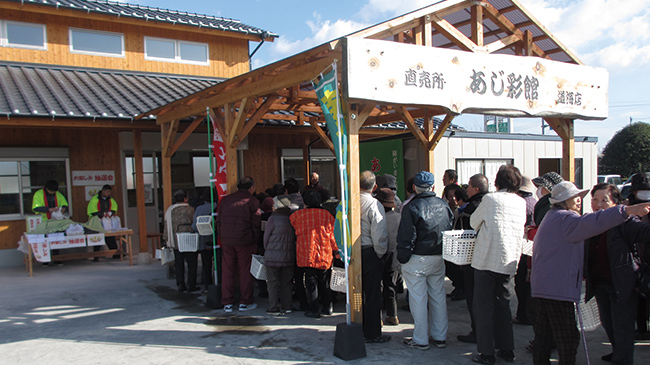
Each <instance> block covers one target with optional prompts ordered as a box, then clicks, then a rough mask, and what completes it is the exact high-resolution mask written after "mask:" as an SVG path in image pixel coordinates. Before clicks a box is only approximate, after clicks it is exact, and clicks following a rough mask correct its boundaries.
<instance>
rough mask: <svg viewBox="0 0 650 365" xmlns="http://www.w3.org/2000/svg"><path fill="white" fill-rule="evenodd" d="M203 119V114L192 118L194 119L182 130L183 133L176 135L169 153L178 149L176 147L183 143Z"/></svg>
mask: <svg viewBox="0 0 650 365" xmlns="http://www.w3.org/2000/svg"><path fill="white" fill-rule="evenodd" d="M204 119H205V115H199V116H198V117H196V118H194V120H193V121H192V124H190V126H189V127H188V128H187V129H186V130H185V131H183V134H181V135H180V137H178V139H177V140H176V142H174V145H173V146H172V149H171V154H172V155H173V154H174V153H175V152H176V151H178V148H179V147H180V146H181V145H182V144H183V142H185V141H186V140H187V138H188V137H189V136H190V135H191V134H192V133H194V130H195V129H196V127H198V126H199V124H201V122H203V120H204Z"/></svg>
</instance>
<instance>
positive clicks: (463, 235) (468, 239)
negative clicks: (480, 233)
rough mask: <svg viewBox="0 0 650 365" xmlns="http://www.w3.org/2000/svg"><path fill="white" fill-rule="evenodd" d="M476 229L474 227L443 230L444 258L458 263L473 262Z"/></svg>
mask: <svg viewBox="0 0 650 365" xmlns="http://www.w3.org/2000/svg"><path fill="white" fill-rule="evenodd" d="M475 242H476V231H474V230H472V229H466V230H456V231H444V232H442V258H443V259H444V260H446V261H449V262H453V263H454V264H456V265H468V264H471V263H472V257H473V256H474V243H475Z"/></svg>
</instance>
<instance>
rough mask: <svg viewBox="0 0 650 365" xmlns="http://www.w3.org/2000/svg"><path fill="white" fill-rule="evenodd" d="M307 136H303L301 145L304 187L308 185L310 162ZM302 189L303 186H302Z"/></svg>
mask: <svg viewBox="0 0 650 365" xmlns="http://www.w3.org/2000/svg"><path fill="white" fill-rule="evenodd" d="M309 143H310V142H309V135H306V136H305V142H304V144H303V145H302V175H303V176H304V177H305V179H304V180H303V181H304V185H305V186H307V185H309V179H310V177H311V176H310V175H309V174H310V173H311V161H309ZM303 187H304V186H303Z"/></svg>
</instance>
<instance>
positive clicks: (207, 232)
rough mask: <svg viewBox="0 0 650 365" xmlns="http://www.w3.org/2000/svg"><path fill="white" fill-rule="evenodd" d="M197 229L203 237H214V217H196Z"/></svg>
mask: <svg viewBox="0 0 650 365" xmlns="http://www.w3.org/2000/svg"><path fill="white" fill-rule="evenodd" d="M196 229H198V230H199V234H200V235H201V236H212V232H213V230H212V216H211V215H200V216H198V217H196Z"/></svg>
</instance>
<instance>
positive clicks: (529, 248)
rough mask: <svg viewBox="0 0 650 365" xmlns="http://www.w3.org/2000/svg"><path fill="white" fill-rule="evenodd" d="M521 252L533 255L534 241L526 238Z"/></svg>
mask: <svg viewBox="0 0 650 365" xmlns="http://www.w3.org/2000/svg"><path fill="white" fill-rule="evenodd" d="M521 254H522V255H526V256H533V241H531V240H529V239H526V238H524V242H523V244H522V246H521Z"/></svg>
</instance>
